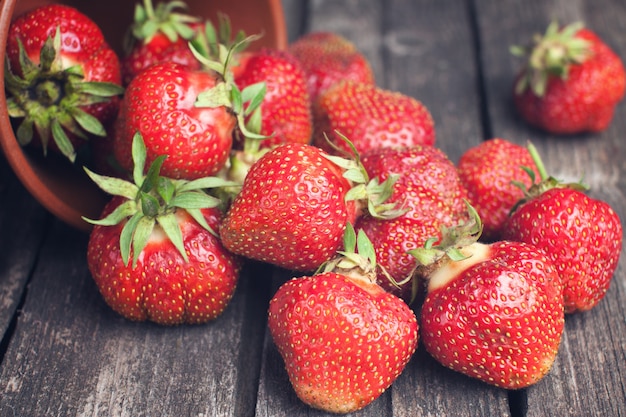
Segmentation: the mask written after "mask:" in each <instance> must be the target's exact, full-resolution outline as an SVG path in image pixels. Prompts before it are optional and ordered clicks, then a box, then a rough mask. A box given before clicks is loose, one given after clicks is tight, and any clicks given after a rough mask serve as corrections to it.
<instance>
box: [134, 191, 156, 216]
mask: <svg viewBox="0 0 626 417" xmlns="http://www.w3.org/2000/svg"><path fill="white" fill-rule="evenodd" d="M139 196H140V201H141V211H142V212H143V214H144V216H146V217H152V218H154V217H156V216H157V215H158V214H159V209H160V204H159V200H158V199H157V198H156V197H154V196H153V195H151V194H148V193H145V192H142V193H139Z"/></svg>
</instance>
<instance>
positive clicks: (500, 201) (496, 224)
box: [457, 138, 539, 241]
mask: <svg viewBox="0 0 626 417" xmlns="http://www.w3.org/2000/svg"><path fill="white" fill-rule="evenodd" d="M457 167H458V171H459V176H460V178H461V182H462V183H463V185H464V186H465V188H466V189H467V192H468V199H469V201H470V203H471V204H472V206H473V207H474V208H475V209H476V211H477V212H478V214H479V215H480V218H481V220H482V222H483V233H482V235H481V238H482V239H484V240H486V241H495V240H498V239H499V238H500V234H501V232H502V228H503V226H504V223H505V222H506V219H507V218H508V217H509V213H510V211H511V209H512V208H513V206H514V205H515V203H517V202H518V201H519V200H520V199H521V198H523V197H524V192H523V191H522V188H520V185H521V186H522V187H526V188H527V187H530V186H531V185H532V179H531V177H530V176H529V175H528V174H527V172H526V171H525V169H530V170H532V171H533V172H534V173H535V174H536V175H539V173H538V172H537V167H536V166H535V162H534V161H533V159H532V157H531V156H530V153H529V152H528V150H527V149H526V148H525V147H523V146H520V145H517V144H515V143H512V142H509V141H508V140H506V139H501V138H493V139H489V140H487V141H484V142H482V143H480V144H479V145H477V146H475V147H473V148H470V149H468V150H466V151H465V152H464V153H463V155H461V158H460V159H459V162H458V164H457Z"/></svg>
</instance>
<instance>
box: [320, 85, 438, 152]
mask: <svg viewBox="0 0 626 417" xmlns="http://www.w3.org/2000/svg"><path fill="white" fill-rule="evenodd" d="M313 125H314V133H313V143H314V144H315V145H317V146H319V147H321V148H322V149H325V150H326V151H327V152H335V153H336V151H334V150H333V148H332V147H331V146H329V145H328V141H327V139H326V136H328V138H329V139H330V141H331V142H332V143H334V144H335V145H336V146H338V147H339V148H340V149H344V150H346V151H349V147H348V145H347V144H346V143H345V141H343V140H341V139H340V138H338V137H337V135H336V134H335V131H339V132H340V133H341V134H342V135H344V136H346V137H347V138H348V139H349V140H350V141H351V142H352V143H353V145H354V147H355V148H356V150H357V151H358V152H359V153H364V152H367V151H368V150H371V149H376V148H382V147H405V146H414V145H434V144H435V125H434V121H433V119H432V116H431V114H430V112H429V111H428V109H427V108H426V106H424V104H423V103H421V102H420V101H418V100H416V99H414V98H413V97H410V96H407V95H404V94H402V93H399V92H395V91H390V90H385V89H382V88H380V87H377V86H375V85H370V84H365V83H357V82H353V81H344V82H340V83H338V84H335V85H334V86H333V87H331V88H330V89H328V90H327V91H326V92H325V93H324V94H322V95H320V96H319V98H318V99H317V101H316V102H314V103H313Z"/></svg>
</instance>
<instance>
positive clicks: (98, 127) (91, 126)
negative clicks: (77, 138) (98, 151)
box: [71, 107, 107, 137]
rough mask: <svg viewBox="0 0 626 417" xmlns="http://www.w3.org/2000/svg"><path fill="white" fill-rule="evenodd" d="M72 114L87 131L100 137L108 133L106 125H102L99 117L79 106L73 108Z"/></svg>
mask: <svg viewBox="0 0 626 417" xmlns="http://www.w3.org/2000/svg"><path fill="white" fill-rule="evenodd" d="M71 114H72V117H73V118H74V120H75V121H76V123H78V124H79V126H80V127H82V128H83V129H85V130H86V131H87V132H89V133H91V134H93V135H96V136H100V137H104V136H106V135H107V132H106V130H105V129H104V126H102V123H100V120H98V118H97V117H94V116H92V115H91V114H89V113H87V112H85V111H83V110H81V109H80V108H78V107H74V108H72V109H71Z"/></svg>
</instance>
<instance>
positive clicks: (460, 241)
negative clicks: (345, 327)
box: [412, 211, 565, 390]
mask: <svg viewBox="0 0 626 417" xmlns="http://www.w3.org/2000/svg"><path fill="white" fill-rule="evenodd" d="M471 218H472V219H471V220H470V221H469V222H467V223H465V224H463V225H460V226H458V227H456V228H452V229H449V230H447V231H446V232H445V234H444V237H443V238H442V242H441V244H440V245H437V246H432V245H431V246H429V245H428V244H427V245H426V246H425V247H424V248H420V249H416V250H415V251H412V254H413V255H415V256H416V257H417V258H418V259H419V260H420V264H421V265H422V266H420V268H419V269H418V272H417V274H418V275H424V276H425V278H426V280H427V282H428V285H427V294H426V297H425V299H424V302H423V304H422V308H421V310H420V318H421V321H420V326H421V328H420V331H421V338H422V342H423V344H424V347H425V348H426V350H427V351H428V352H429V353H430V354H431V355H432V356H433V357H434V358H435V359H436V360H437V361H438V362H439V363H441V364H442V365H444V366H446V367H449V368H451V369H453V370H455V371H457V372H460V373H463V374H465V375H468V376H470V377H472V378H477V379H479V380H481V381H483V382H485V383H487V384H491V385H495V386H498V387H501V388H505V389H513V390H515V389H520V388H524V387H527V386H529V385H532V384H535V383H536V382H538V381H539V380H540V379H541V378H543V377H544V376H545V375H546V374H547V373H548V372H549V371H550V369H551V367H552V364H553V363H554V360H555V358H556V356H557V354H558V349H559V345H560V341H561V337H562V334H563V326H564V322H565V319H564V311H563V292H562V290H563V284H562V282H561V279H560V277H559V275H558V272H557V270H556V267H555V266H554V264H553V263H552V262H551V261H550V259H549V258H548V257H547V256H546V254H545V253H544V252H543V251H542V250H540V249H538V248H536V247H535V246H533V245H531V244H527V243H524V242H513V241H498V242H495V243H491V244H485V243H479V242H477V241H476V240H477V239H478V237H479V236H480V230H481V226H480V218H479V217H478V215H477V213H476V212H475V211H473V214H472V216H471Z"/></svg>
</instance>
